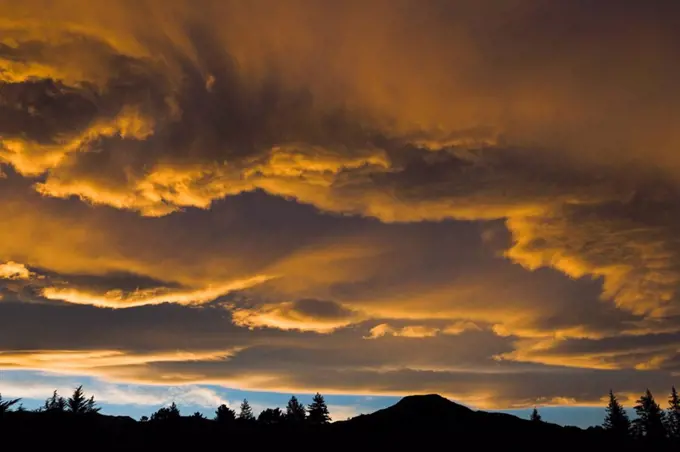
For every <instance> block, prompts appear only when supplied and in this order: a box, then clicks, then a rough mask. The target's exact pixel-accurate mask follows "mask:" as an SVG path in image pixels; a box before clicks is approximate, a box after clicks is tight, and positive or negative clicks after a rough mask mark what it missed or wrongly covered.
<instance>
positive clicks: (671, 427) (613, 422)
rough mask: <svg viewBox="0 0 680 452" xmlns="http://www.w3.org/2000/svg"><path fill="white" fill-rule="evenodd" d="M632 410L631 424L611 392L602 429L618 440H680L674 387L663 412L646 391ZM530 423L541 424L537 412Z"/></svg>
mask: <svg viewBox="0 0 680 452" xmlns="http://www.w3.org/2000/svg"><path fill="white" fill-rule="evenodd" d="M633 408H634V409H635V414H636V416H637V417H636V418H635V419H633V420H631V419H630V418H629V416H628V413H627V412H626V409H625V407H624V406H623V405H622V404H621V402H619V400H618V398H617V397H616V394H614V392H613V391H612V390H610V391H609V403H608V404H607V407H606V409H605V411H606V414H605V418H604V422H603V423H602V428H603V429H604V430H606V431H607V432H609V433H610V434H611V435H613V436H615V437H618V438H619V439H627V438H635V439H640V438H645V439H649V440H663V439H673V440H680V397H679V396H678V392H677V391H676V389H675V386H673V387H672V388H671V393H670V395H669V396H668V406H667V408H666V409H663V408H661V405H659V404H658V403H657V402H656V400H655V399H654V395H652V392H651V391H650V390H649V389H647V390H646V391H645V393H644V394H642V395H641V396H640V398H639V399H638V400H637V401H636V402H635V406H634V407H633ZM529 419H530V420H531V421H534V422H542V418H541V415H540V414H539V412H538V410H537V409H536V408H534V410H533V411H532V413H531V416H530V418H529Z"/></svg>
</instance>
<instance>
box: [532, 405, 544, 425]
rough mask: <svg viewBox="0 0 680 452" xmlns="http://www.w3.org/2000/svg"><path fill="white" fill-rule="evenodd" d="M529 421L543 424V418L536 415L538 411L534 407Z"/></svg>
mask: <svg viewBox="0 0 680 452" xmlns="http://www.w3.org/2000/svg"><path fill="white" fill-rule="evenodd" d="M529 420H531V421H532V422H543V418H542V417H541V415H540V414H538V410H537V409H536V407H534V410H533V411H532V412H531V416H530V417H529Z"/></svg>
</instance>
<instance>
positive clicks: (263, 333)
mask: <svg viewBox="0 0 680 452" xmlns="http://www.w3.org/2000/svg"><path fill="white" fill-rule="evenodd" d="M14 3H15V2H12V3H10V2H8V1H3V0H0V11H1V12H2V14H1V15H0V16H2V19H0V36H2V38H0V84H1V85H0V164H1V165H3V168H2V171H1V172H0V174H2V175H3V176H2V177H1V178H0V192H1V193H2V196H0V214H1V215H2V218H3V221H2V222H1V223H0V259H1V262H5V264H2V266H0V276H2V280H1V281H0V283H1V285H0V296H1V297H2V300H3V302H2V304H1V305H0V310H7V311H6V312H11V313H13V314H15V316H14V317H11V318H13V319H17V320H16V322H12V323H16V324H17V325H22V326H23V327H25V328H34V327H32V326H31V325H32V324H33V323H38V324H41V325H42V324H44V323H45V322H43V321H42V319H45V318H49V317H43V316H45V315H47V314H45V313H49V314H50V315H54V316H58V317H59V318H60V319H61V320H62V321H64V323H65V324H68V325H71V326H72V327H74V325H79V328H80V331H83V336H80V339H74V332H73V331H69V330H68V329H66V327H64V326H59V325H46V326H45V327H44V328H43V329H42V331H36V330H35V329H33V330H32V331H34V334H32V335H26V334H24V333H22V332H21V331H19V330H17V328H18V326H14V325H8V327H7V328H8V330H7V331H8V332H6V333H2V331H0V335H2V336H0V337H2V344H4V345H2V347H3V349H4V350H6V352H7V353H5V354H4V355H3V356H4V357H5V363H4V364H5V365H6V366H8V367H11V366H13V365H14V366H24V365H29V364H30V365H39V366H40V367H42V368H45V370H49V369H51V368H53V367H54V366H56V367H57V370H59V369H58V367H59V364H58V363H56V361H55V360H52V359H48V358H49V357H50V356H51V355H50V353H57V354H60V353H63V351H64V350H71V351H72V350H75V351H77V352H78V353H81V352H82V353H85V352H84V351H83V350H82V349H83V348H85V347H84V346H83V345H82V342H84V341H87V342H88V343H89V344H92V345H90V346H89V349H88V350H86V351H87V352H88V353H90V352H92V353H94V352H96V351H97V350H100V351H101V350H103V351H104V352H106V353H109V352H110V351H112V350H114V351H115V352H116V353H121V354H122V356H128V355H129V356H133V357H136V356H141V355H139V353H141V352H140V350H146V351H145V352H144V353H146V354H144V353H142V355H143V356H147V355H148V356H155V354H156V353H161V354H162V353H166V352H168V350H170V349H172V348H175V349H176V348H179V346H180V345H181V343H182V342H181V341H185V343H187V344H189V345H190V346H189V349H190V351H201V350H231V349H232V347H242V348H239V350H240V352H239V353H238V354H236V355H235V357H234V359H229V360H217V361H215V360H207V359H206V361H207V362H206V363H203V362H200V363H197V362H195V361H187V363H184V361H183V360H179V361H180V362H177V363H173V364H172V368H171V369H168V368H167V367H169V366H170V364H162V363H156V362H153V363H151V362H146V361H145V359H147V358H144V359H142V360H141V361H139V362H137V361H134V360H132V361H130V362H127V361H125V360H124V359H123V358H121V357H119V355H115V357H116V358H115V359H117V360H119V361H120V362H119V363H118V364H119V365H118V364H117V365H116V366H114V368H107V369H106V371H107V372H108V373H109V376H111V377H112V378H113V377H114V376H115V377H117V378H123V377H127V378H132V379H135V378H136V379H139V380H143V379H144V378H151V377H149V376H146V375H148V372H149V368H150V367H151V368H153V369H154V370H156V371H157V374H154V375H171V376H173V378H176V379H177V380H178V381H183V382H186V381H192V382H196V381H202V380H210V381H219V382H222V383H224V382H231V383H234V384H237V383H238V384H241V385H244V386H247V387H249V388H258V387H260V388H262V387H266V388H273V387H277V388H279V389H281V388H283V389H286V388H288V387H296V388H297V387H300V386H301V385H305V384H309V385H314V384H317V383H318V382H319V381H322V382H324V384H327V385H328V386H327V387H326V388H324V389H328V390H336V391H352V390H356V391H369V392H370V391H374V392H390V393H401V392H404V391H415V390H419V389H424V390H428V391H430V392H431V391H434V390H435V389H440V390H442V391H445V392H447V393H448V394H454V395H457V396H460V397H466V398H467V399H466V400H478V401H480V403H482V402H483V403H487V404H488V403H490V402H489V400H491V398H493V397H496V396H497V394H498V393H501V392H502V391H511V392H512V394H511V395H508V396H507V401H508V403H513V404H515V403H520V402H521V401H523V402H521V403H530V402H529V401H530V400H535V399H536V398H539V399H540V398H544V400H572V399H573V400H577V401H592V400H595V399H596V397H595V392H596V389H595V386H594V383H593V385H592V386H591V384H590V383H588V382H587V381H585V379H586V377H585V375H587V374H588V372H587V371H593V372H594V370H597V372H599V373H597V374H598V375H607V378H614V377H613V376H615V375H626V376H627V377H630V378H632V379H633V380H631V381H635V383H636V384H643V383H642V380H643V379H644V378H653V379H654V381H653V383H654V384H658V385H661V384H666V382H667V377H668V375H670V374H671V373H673V372H677V362H678V358H677V340H676V338H675V336H674V335H675V334H677V332H678V331H680V323H678V318H679V316H678V315H679V306H680V305H679V301H678V293H677V287H678V281H679V280H680V279H679V278H680V269H679V267H678V265H679V262H680V255H679V252H680V248H678V241H677V239H676V231H677V229H678V226H679V224H680V222H679V218H680V217H678V215H677V214H676V213H675V212H677V211H678V207H679V206H678V199H680V197H679V196H678V195H679V192H678V178H677V174H678V169H679V168H680V160H679V159H678V158H677V152H676V147H677V143H678V139H679V138H680V136H679V134H678V128H677V127H676V123H677V122H678V121H677V119H678V118H680V109H678V107H677V106H678V105H680V102H678V101H679V100H680V92H679V91H678V89H677V78H678V75H679V74H680V65H679V64H678V63H677V58H675V55H676V54H677V49H675V46H674V44H672V43H675V42H677V41H678V30H677V27H676V26H675V24H674V23H673V20H672V19H671V18H674V17H677V13H678V10H677V6H676V5H675V4H672V3H670V2H661V1H659V2H655V1H651V2H644V3H640V2H632V1H621V2H617V4H616V5H614V6H612V5H597V6H592V5H589V6H588V7H587V8H585V7H584V6H583V5H581V4H579V3H577V2H543V1H535V0H519V1H516V2H512V5H511V6H512V7H508V5H505V6H504V5H494V6H493V7H490V6H489V5H484V4H481V3H480V2H462V1H461V2H456V1H454V2H430V3H428V4H426V5H424V4H422V2H416V1H408V0H404V1H399V2H397V3H398V4H397V5H396V6H395V5H394V2H388V1H382V0H379V1H375V2H371V3H370V4H361V5H360V4H359V3H354V2H344V3H342V4H337V5H336V4H334V5H329V4H327V3H324V4H320V3H319V4H316V3H314V2H308V1H304V0H300V1H297V0H296V1H292V2H290V3H287V4H286V5H285V6H283V5H278V4H274V3H272V2H263V3H257V2H256V3H254V4H252V5H250V4H249V5H248V6H247V7H245V6H244V5H243V3H242V2H232V1H212V0H206V1H204V2H202V3H201V7H200V8H196V7H195V5H193V4H192V3H191V2H187V1H183V0H170V1H166V2H163V4H161V3H160V2H157V1H155V0H146V1H141V2H135V4H134V5H133V4H132V3H130V4H128V3H127V2H123V3H115V4H110V5H106V7H101V5H97V7H94V6H93V5H91V4H89V3H88V2H82V1H77V0H67V3H66V4H60V5H59V7H58V8H54V7H45V5H43V4H42V2H36V1H33V0H27V1H24V2H22V3H21V4H20V5H16V4H14ZM605 6H606V7H605ZM376 17H379V18H381V20H375V18H376ZM348 24H349V25H350V26H348ZM347 30H352V32H351V33H348V32H347ZM631 61H635V64H631V63H630V62H631ZM489 228H492V229H493V230H494V231H496V232H495V233H494V234H490V233H489V232H488V231H489V230H491V229H489ZM482 237H483V238H482ZM37 276H41V278H38V277H37ZM60 302H61V303H60ZM38 304H40V307H36V305H38ZM63 304H68V305H71V306H68V307H66V306H62V305H63ZM167 304H175V305H180V306H171V307H168V306H166V305H167ZM196 304H200V305H201V306H200V308H198V307H195V306H193V305H196ZM17 305H20V307H17ZM26 305H31V306H26ZM85 305H91V306H96V307H105V308H127V309H117V310H116V311H127V312H126V313H121V312H116V313H115V314H111V313H108V311H109V310H108V309H107V310H102V311H106V312H107V313H106V314H103V313H97V314H95V313H94V311H93V310H92V309H93V308H92V307H91V306H85ZM184 305H186V306H184ZM189 305H192V306H189ZM224 307H228V308H229V309H228V310H227V309H224ZM57 308H59V309H63V310H61V311H53V310H52V309H57ZM193 308H195V309H193ZM173 309H179V311H175V310H173ZM184 309H186V310H184ZM153 310H155V311H153ZM201 310H202V311H201ZM20 312H23V313H24V314H21V316H19V313H20ZM153 312H155V313H156V315H161V313H162V318H163V322H165V323H163V322H161V323H160V324H159V325H155V324H154V323H153V322H151V321H150V320H149V319H150V318H153V317H154V316H153ZM199 312H201V313H199ZM26 313H31V315H35V316H36V317H30V316H29V315H28V314H26ZM206 313H208V314H210V315H214V316H215V319H212V318H208V314H206ZM80 316H83V317H86V318H88V319H91V320H92V321H93V324H92V325H87V324H85V323H83V322H75V320H74V319H81V318H83V317H80ZM109 316H110V317H109ZM136 316H139V317H136ZM183 316H185V317H186V318H189V317H191V318H192V319H193V320H192V322H195V323H188V324H183V323H182V322H181V321H180V320H181V319H182V318H184V317H183ZM3 318H4V317H3ZM122 319H124V320H125V321H123V320H122ZM199 319H200V322H199ZM461 319H465V320H461ZM159 322H160V321H159ZM468 322H469V323H468ZM140 324H143V325H145V326H146V328H147V329H148V332H147V333H144V332H143V330H141V329H140V328H139V327H138V325H140ZM199 324H202V325H205V328H206V330H207V331H209V333H208V332H202V330H201V329H200V328H199V327H198V325H199ZM472 325H475V326H477V327H478V328H475V327H473V326H472ZM10 333H11V334H10ZM85 333H86V334H85ZM128 333H129V334H130V336H129V337H128V336H126V334H128ZM180 333H181V334H180ZM314 333H324V334H314ZM658 335H665V336H664V340H663V341H662V340H660V339H658V338H657V339H654V340H652V339H650V338H651V337H656V336H658ZM122 336H124V337H122ZM363 337H379V340H373V341H365V340H363ZM414 337H417V338H418V340H408V339H412V338H414ZM472 340H480V341H482V342H483V345H480V346H479V347H477V346H476V347H474V348H475V350H469V349H470V348H471V347H469V344H470V342H469V341H472ZM655 340H658V341H660V342H659V343H658V344H657V343H655V342H654V341H655ZM79 341H80V342H79ZM268 341H277V342H276V344H278V346H279V347H281V349H278V348H276V347H274V348H267V347H271V345H267V343H268ZM278 341H281V342H278ZM664 341H665V342H664ZM662 342H663V343H662ZM650 343H654V345H650ZM348 344H352V346H353V348H354V349H355V350H358V352H357V353H356V356H348V352H347V350H346V349H345V348H346V347H349V345H348ZM395 344H399V345H397V346H395ZM407 344H408V345H407ZM29 345H30V346H31V347H30V349H32V350H39V351H40V350H42V352H40V353H43V354H44V356H43V358H44V359H43V358H40V359H39V357H37V356H34V357H33V358H31V359H30V360H28V361H27V359H28V358H27V355H25V353H27V351H28V350H29V348H28V346H29ZM145 347H147V348H146V349H145ZM402 347H403V348H404V349H402ZM427 347H432V350H429V351H428V352H427V353H424V352H423V351H422V350H423V349H424V348H427ZM447 347H448V348H451V347H453V349H454V350H451V351H450V352H449V354H450V355H451V356H445V355H447V354H446V352H445V351H444V350H445V349H446V348H447ZM149 350H151V351H149ZM454 352H455V353H454ZM277 353H280V354H281V356H285V357H287V358H288V361H287V363H288V366H290V365H292V364H290V363H291V362H295V363H296V364H297V365H299V367H300V369H299V370H298V373H294V372H292V371H291V370H290V369H289V368H287V367H286V366H285V365H284V364H282V363H279V362H278V361H277V362H274V363H272V364H270V366H271V367H267V366H268V364H267V363H266V360H265V359H264V358H263V357H267V356H271V355H272V354H277ZM59 356H61V355H59ZM64 356H65V355H64ZM88 356H89V355H88ZM105 356H106V357H107V359H113V358H110V356H109V355H105ZM326 356H333V357H335V358H337V361H336V362H333V363H331V362H329V361H328V360H327V359H324V357H326ZM68 357H69V358H68V361H70V362H73V363H79V362H88V360H91V359H94V358H92V357H90V358H87V359H85V358H83V357H82V356H80V355H77V354H76V355H68ZM493 357H496V359H494V358H493ZM293 358H295V359H297V360H298V361H295V359H293ZM277 359H279V358H277ZM35 360H38V361H39V363H38V364H36V363H35V362H34V361H35ZM163 362H165V361H163ZM237 365H238V366H242V367H238V366H237ZM79 366H81V365H80V364H79V365H78V366H75V367H77V368H78V369H79V370H83V369H85V367H83V368H81V367H79ZM163 366H166V367H163ZM277 366H279V367H277ZM333 366H336V367H337V368H336V369H335V370H334V371H333V370H332V369H331V370H329V368H332V367H333ZM523 366H529V368H530V369H531V372H532V373H531V378H532V379H533V380H532V381H536V382H543V385H541V384H536V385H535V386H534V385H532V386H534V387H531V388H529V389H525V388H523V387H521V385H520V380H521V379H520V378H519V377H514V375H515V373H514V372H515V371H516V369H525V368H526V367H523ZM140 369H143V371H142V370H140ZM498 369H501V370H502V372H498V373H499V374H502V377H503V378H506V377H507V378H516V379H517V381H514V380H513V381H510V382H508V383H500V382H498V381H496V380H493V379H492V378H491V377H487V378H488V380H480V382H479V384H478V383H477V382H476V381H473V379H474V378H473V376H472V375H473V374H474V372H477V373H478V374H483V375H489V374H491V373H492V371H494V372H497V371H498ZM546 369H547V370H546ZM584 369H586V370H587V371H586V370H584ZM635 369H638V371H642V370H645V372H652V373H639V374H638V373H634V372H633V371H634V370H635ZM578 370H581V371H582V372H583V373H582V374H579V375H584V376H582V377H579V378H581V379H577V380H576V381H575V383H574V384H576V383H578V384H580V385H583V387H586V388H588V390H587V391H585V390H584V393H587V396H581V395H579V394H580V393H578V392H577V391H578V390H577V389H574V390H573V391H572V390H563V391H562V392H560V390H558V389H556V386H554V385H555V384H556V383H554V382H553V380H549V381H548V379H549V378H555V379H557V377H555V375H559V376H560V378H563V376H564V375H566V373H568V375H570V376H571V375H572V374H571V373H569V372H576V371H578ZM385 372H391V373H389V374H385ZM462 372H470V375H468V376H465V378H464V379H462V381H459V380H456V379H455V378H453V377H455V376H457V377H459V378H462ZM616 372H619V373H616ZM547 374H550V376H549V377H548V376H546V375H547ZM131 375H132V377H131ZM276 375H282V376H281V377H280V378H278V379H277V378H276ZM310 375H311V376H310ZM314 375H317V376H318V375H323V377H317V379H314V378H313V377H312V376H314ZM508 375H512V377H508ZM649 375H652V377H649ZM326 377H327V378H326ZM388 377H393V378H394V379H395V380H394V383H390V382H384V381H381V380H380V379H381V378H388ZM156 378H157V377H156ZM447 378H448V379H450V381H449V380H446V379H447ZM494 378H498V379H500V378H501V377H494ZM598 378H599V377H598ZM604 378H605V377H602V380H598V384H605V385H606V383H604ZM616 378H619V377H618V376H617V377H616ZM523 381H524V382H526V381H527V380H526V379H524V380H523ZM546 381H547V383H546ZM555 381H556V380H555ZM571 381H572V380H570V382H571ZM617 381H622V380H617ZM348 382H356V383H353V384H350V383H348ZM454 382H457V383H460V386H459V389H456V388H454V387H453V386H451V385H452V384H453V383H454ZM481 383H486V384H488V385H490V389H488V390H486V389H484V388H482V387H481V386H479V385H480V384H481ZM631 385H632V383H631ZM625 389H626V390H628V389H630V390H631V391H632V388H630V387H626V388H625ZM532 398H533V399H532Z"/></svg>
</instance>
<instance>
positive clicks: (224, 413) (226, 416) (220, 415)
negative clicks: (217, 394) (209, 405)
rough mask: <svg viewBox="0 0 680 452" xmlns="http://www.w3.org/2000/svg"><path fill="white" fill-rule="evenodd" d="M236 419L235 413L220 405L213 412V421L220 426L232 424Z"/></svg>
mask: <svg viewBox="0 0 680 452" xmlns="http://www.w3.org/2000/svg"><path fill="white" fill-rule="evenodd" d="M235 419H236V412H235V411H234V410H232V409H231V408H229V407H228V406H226V405H224V404H222V405H220V406H218V407H217V410H215V420H216V421H217V422H219V423H222V424H227V423H230V422H233V421H234V420H235Z"/></svg>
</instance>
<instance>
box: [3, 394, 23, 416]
mask: <svg viewBox="0 0 680 452" xmlns="http://www.w3.org/2000/svg"><path fill="white" fill-rule="evenodd" d="M20 400H21V399H3V398H2V394H0V414H3V413H7V412H9V411H12V407H13V406H14V405H16V404H17V403H19V401H20Z"/></svg>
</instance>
